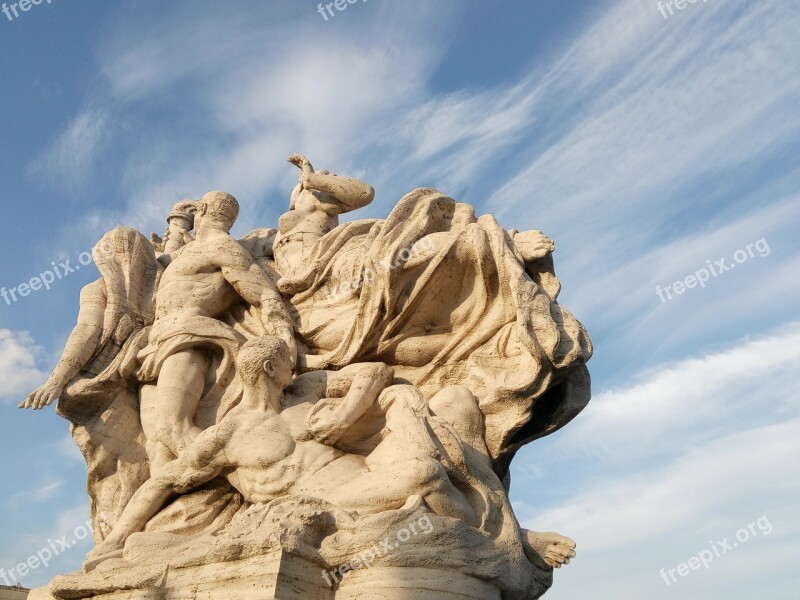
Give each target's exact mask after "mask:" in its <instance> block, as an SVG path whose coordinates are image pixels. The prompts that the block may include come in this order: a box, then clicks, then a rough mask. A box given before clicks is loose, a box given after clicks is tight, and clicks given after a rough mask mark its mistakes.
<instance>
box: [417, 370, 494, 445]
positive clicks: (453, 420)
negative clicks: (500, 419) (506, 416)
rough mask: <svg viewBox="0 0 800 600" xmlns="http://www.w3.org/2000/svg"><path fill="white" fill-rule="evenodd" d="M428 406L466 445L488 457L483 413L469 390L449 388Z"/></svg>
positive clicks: (431, 400)
mask: <svg viewBox="0 0 800 600" xmlns="http://www.w3.org/2000/svg"><path fill="white" fill-rule="evenodd" d="M428 405H429V406H430V409H431V412H433V414H435V415H436V416H437V417H440V418H442V419H444V420H445V421H447V422H448V423H449V424H450V425H452V427H453V429H455V430H456V433H457V434H458V436H459V437H460V438H461V439H462V440H463V441H464V442H465V443H467V444H468V445H470V446H472V448H473V449H475V450H476V451H478V452H480V453H481V454H486V455H487V456H488V454H489V451H488V450H487V448H486V442H485V440H484V437H483V413H482V412H481V410H480V408H479V407H478V400H477V399H476V398H475V396H474V395H473V394H472V392H470V391H469V389H468V388H466V387H464V386H461V385H451V386H448V387H446V388H444V389H443V390H442V391H440V392H439V393H438V394H436V395H435V396H434V397H433V398H431V399H430V402H429V403H428Z"/></svg>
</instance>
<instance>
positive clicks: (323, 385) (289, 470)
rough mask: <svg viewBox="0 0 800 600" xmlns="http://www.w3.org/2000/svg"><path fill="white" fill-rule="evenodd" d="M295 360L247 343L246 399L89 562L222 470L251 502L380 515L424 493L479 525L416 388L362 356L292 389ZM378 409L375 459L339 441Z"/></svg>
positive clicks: (172, 466)
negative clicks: (303, 499)
mask: <svg viewBox="0 0 800 600" xmlns="http://www.w3.org/2000/svg"><path fill="white" fill-rule="evenodd" d="M292 367H293V360H292V357H291V356H290V352H289V348H288V346H287V345H286V344H285V342H283V340H281V339H279V338H276V337H266V338H258V339H255V340H251V341H249V342H247V343H246V344H245V345H244V346H242V348H241V349H240V351H239V355H238V357H237V370H238V373H239V377H240V378H241V379H242V381H243V383H244V385H245V393H244V397H243V399H242V402H241V403H240V404H239V405H238V406H237V407H236V408H234V409H233V410H232V411H231V412H230V413H228V414H227V415H226V416H225V417H224V418H223V419H222V420H221V421H220V423H219V424H217V425H215V426H212V427H210V428H209V429H207V430H205V431H203V432H202V433H201V434H200V435H199V436H198V437H197V438H196V439H195V440H194V441H193V442H192V443H191V444H190V445H189V446H187V447H186V448H185V450H184V451H183V452H181V453H180V455H179V457H178V458H177V460H174V461H172V462H170V463H168V464H166V465H164V466H163V467H162V468H161V469H159V470H158V471H156V472H155V473H154V474H153V475H152V477H151V479H149V480H148V481H147V482H145V484H144V485H143V486H142V487H141V488H140V489H139V490H138V491H137V492H136V494H135V495H134V496H133V498H132V499H131V501H130V502H129V503H128V506H127V507H126V509H125V511H124V512H123V514H122V516H121V518H120V520H119V522H118V523H117V524H116V526H115V527H114V530H113V531H112V533H111V535H110V536H109V537H108V538H107V539H106V540H105V541H104V542H103V543H101V544H100V545H99V546H97V548H95V549H94V550H93V551H92V552H91V553H90V554H89V561H88V562H87V564H86V568H89V569H90V568H92V566H93V565H95V564H97V563H99V562H101V561H102V560H103V558H104V557H110V556H113V555H115V554H118V551H119V550H121V549H122V548H123V547H124V545H125V542H126V540H127V539H128V537H129V536H130V535H132V534H134V533H137V532H139V531H142V530H143V529H144V526H145V525H146V523H147V522H148V521H149V520H150V519H151V518H152V517H153V516H154V515H155V514H156V513H158V511H159V510H161V508H162V507H163V506H164V504H165V503H166V502H167V500H168V499H169V498H170V497H171V496H173V495H174V494H181V493H187V492H189V491H191V490H193V489H195V488H197V487H199V486H201V485H203V484H204V483H206V482H208V481H211V480H212V479H214V478H216V477H220V476H222V477H226V478H227V479H228V481H229V482H230V483H231V485H233V486H234V487H235V488H236V489H237V490H238V491H239V492H240V493H241V494H242V495H243V496H244V498H245V500H247V501H248V502H251V503H265V502H269V501H271V500H274V499H275V498H278V497H281V496H287V495H306V496H312V497H316V498H320V499H322V500H326V501H328V502H330V503H331V504H333V505H335V506H338V507H340V508H342V509H344V510H350V511H354V512H358V513H361V514H374V513H379V512H383V511H386V510H392V509H399V508H401V507H402V506H403V505H404V504H405V503H406V501H407V500H408V498H409V497H410V496H412V495H419V496H422V497H423V499H424V500H425V502H426V503H427V505H428V506H429V507H430V508H431V510H433V511H434V512H435V513H436V514H439V515H443V516H450V517H454V518H458V519H461V520H463V521H465V522H467V523H469V524H470V525H473V526H477V522H476V521H477V517H476V515H475V512H474V511H473V509H472V507H471V506H470V504H469V502H468V501H467V499H466V498H465V497H464V495H463V494H462V493H461V492H460V491H459V490H458V489H456V487H455V486H454V485H453V484H452V483H451V481H450V479H449V478H448V475H447V473H446V471H445V469H444V467H443V466H442V465H441V464H440V463H439V462H438V461H437V460H436V459H435V458H433V456H434V455H435V453H436V448H435V447H434V446H433V444H432V442H431V441H430V437H429V433H428V431H427V430H426V429H425V425H424V423H423V422H422V420H421V419H420V418H418V417H417V415H418V414H419V412H418V411H419V410H424V407H412V406H409V405H408V395H404V394H401V393H392V391H393V390H397V389H399V388H401V387H402V386H393V387H389V386H390V385H391V383H392V380H393V377H394V373H393V370H392V369H391V368H390V367H388V366H386V365H384V364H383V363H361V364H354V365H350V366H348V367H345V368H344V369H342V370H340V371H336V372H327V371H316V372H311V373H307V374H304V375H300V376H299V377H297V379H296V380H295V381H294V384H293V385H292V388H291V390H290V391H291V392H293V393H292V394H284V391H285V390H286V389H287V387H289V385H290V384H292ZM387 388H388V389H387ZM344 392H346V393H344ZM342 396H343V397H342ZM336 397H339V398H341V399H340V400H338V401H337V400H335V399H334V398H336ZM320 400H322V402H320ZM368 410H380V411H382V412H385V419H386V426H385V428H384V430H383V431H381V432H380V435H381V437H382V441H381V442H380V443H379V444H378V446H377V447H376V448H375V450H374V451H373V452H371V453H370V455H369V456H367V457H364V456H361V455H359V454H352V453H347V452H345V451H343V450H340V449H338V448H335V447H334V446H333V445H330V444H333V443H335V441H336V439H337V438H338V437H339V436H340V435H341V434H342V433H344V431H345V430H346V429H347V428H348V427H350V426H351V425H352V424H353V423H355V422H356V420H357V419H358V418H359V417H361V416H362V415H364V414H365V413H366V412H367V411H368ZM320 439H321V440H323V441H324V442H325V443H323V442H322V441H319V440H320Z"/></svg>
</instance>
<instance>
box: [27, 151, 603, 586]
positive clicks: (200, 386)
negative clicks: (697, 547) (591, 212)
mask: <svg viewBox="0 0 800 600" xmlns="http://www.w3.org/2000/svg"><path fill="white" fill-rule="evenodd" d="M290 162H292V163H293V164H295V165H296V166H297V167H298V168H299V169H300V177H299V182H298V185H297V187H296V188H295V190H294V191H293V192H292V196H291V200H290V210H289V211H288V212H287V213H285V214H284V215H283V216H282V217H281V218H280V220H279V223H278V227H277V228H275V229H273V228H260V229H257V230H256V231H253V232H252V233H250V234H248V235H247V236H245V237H244V238H243V239H242V240H238V241H237V240H235V239H234V238H232V237H231V236H230V234H229V231H230V229H231V227H232V225H233V223H234V221H235V220H236V218H237V215H238V212H239V204H238V202H237V201H236V199H235V198H234V197H233V196H231V195H230V194H227V193H225V192H209V193H208V194H206V195H205V196H203V198H201V199H200V200H198V201H190V200H183V201H181V202H179V203H178V204H176V205H175V206H174V208H173V210H172V212H171V213H170V214H169V217H168V227H167V231H166V232H165V235H164V238H163V239H162V238H159V237H158V236H156V235H155V234H153V235H152V236H151V240H149V241H148V240H147V239H146V238H145V237H144V236H143V235H142V234H140V233H139V232H137V231H135V230H133V229H130V228H125V227H120V228H117V229H115V230H113V231H111V232H109V233H108V234H106V235H105V236H104V237H103V239H102V240H101V241H100V244H98V247H97V250H96V252H95V262H96V263H97V266H98V269H99V271H100V273H101V277H100V279H98V280H97V281H96V282H94V283H92V284H90V285H89V286H87V287H86V288H85V289H84V291H83V293H82V295H81V310H80V314H79V317H78V324H77V325H76V327H75V329H74V330H73V332H72V334H71V336H70V338H69V340H68V343H67V346H66V348H65V350H64V353H63V356H62V358H61V360H60V361H59V364H58V365H57V366H56V368H55V370H54V371H53V374H52V375H51V377H50V378H49V379H48V381H47V383H45V385H44V386H42V387H41V388H40V389H38V390H36V391H35V392H33V393H32V394H31V395H30V396H29V397H28V398H26V400H25V401H24V402H23V403H22V405H21V406H22V407H25V408H34V409H40V408H43V407H45V406H47V405H49V404H50V403H52V402H53V401H55V400H57V399H59V404H58V411H59V413H60V414H61V415H62V416H64V417H65V418H66V419H68V420H69V421H70V422H71V424H72V432H73V437H74V438H75V440H76V442H77V443H78V446H79V447H80V449H81V451H82V452H83V455H84V457H85V458H86V461H87V467H88V488H89V495H90V498H91V511H92V518H93V523H94V533H95V541H96V543H97V545H96V547H95V549H94V550H93V551H92V552H91V553H90V555H89V556H88V558H87V561H86V563H85V565H84V569H83V571H82V572H79V573H76V574H73V575H69V576H63V577H59V578H56V579H55V580H54V581H53V582H52V583H51V585H50V587H49V588H48V590H49V591H44V590H37V591H36V592H35V595H34V596H32V597H34V598H64V599H65V598H103V599H111V598H113V599H126V600H127V599H133V598H137V599H138V598H170V599H173V598H176V599H182V598H193V599H195V598H212V597H213V598H237V599H239V598H241V599H247V598H260V599H261V598H272V597H274V598H281V599H283V600H290V599H294V598H304V599H311V600H314V599H319V600H326V599H327V598H337V599H340V598H348V599H360V598H365V599H366V598H385V599H387V600H394V599H399V598H410V597H414V598H416V597H425V598H430V599H433V600H437V599H442V600H445V599H456V598H464V599H466V598H482V599H491V598H506V599H509V598H513V599H515V600H518V599H519V600H534V599H536V598H539V597H540V596H541V595H542V594H544V593H545V592H546V591H547V589H548V588H549V587H550V585H551V584H552V569H553V568H556V567H560V566H562V565H563V564H567V563H568V562H569V561H570V559H571V558H572V557H574V556H575V552H574V549H575V544H574V542H572V541H571V540H569V538H565V537H563V536H560V535H558V534H553V533H549V534H540V533H535V532H531V531H527V530H525V529H522V528H521V527H520V526H519V524H518V522H517V520H516V518H515V517H514V514H513V510H512V508H511V504H510V502H509V500H508V481H509V480H508V469H509V465H510V462H511V460H512V459H513V456H514V454H515V452H516V451H517V450H518V449H519V448H520V447H521V446H522V445H524V444H526V443H529V442H531V441H533V440H535V439H537V438H539V437H542V436H544V435H548V434H549V433H552V432H553V431H555V430H557V429H558V428H560V427H562V426H564V425H565V424H567V423H568V422H569V421H570V420H571V419H573V418H574V417H575V416H576V415H577V414H578V413H579V412H580V411H581V410H582V409H583V408H584V407H585V406H586V403H587V402H588V401H589V395H590V383H589V376H588V371H587V370H586V361H587V360H588V359H589V357H590V356H591V342H590V341H589V338H588V335H587V334H586V332H585V330H584V329H583V327H582V326H581V324H580V323H579V322H578V321H577V320H576V319H575V318H574V317H573V316H572V315H571V314H570V313H569V312H568V311H567V310H566V309H564V308H562V307H561V306H560V305H559V304H558V302H557V297H558V293H559V290H560V284H559V282H558V279H557V278H556V277H555V273H554V270H553V261H552V252H553V251H554V245H553V242H552V241H551V240H550V239H548V238H547V237H546V236H545V235H544V234H542V233H541V232H538V231H527V232H518V231H516V230H505V229H503V228H502V227H501V225H500V224H499V223H498V222H497V221H496V220H495V219H493V218H492V217H490V216H483V217H480V218H476V216H475V214H474V210H473V208H472V207H471V206H469V205H466V204H462V203H459V202H456V201H455V200H453V199H452V198H449V197H447V196H444V195H443V194H441V193H440V192H438V191H436V190H432V189H419V190H414V191H413V192H411V193H410V194H408V195H407V196H405V197H404V198H402V199H401V200H400V201H399V202H398V203H397V205H396V206H395V208H394V209H393V210H392V211H391V213H390V215H389V216H388V217H387V218H386V219H382V220H376V219H362V220H357V221H352V222H349V223H345V224H340V223H339V215H341V214H344V213H347V212H350V211H353V210H356V209H358V208H361V207H363V206H365V205H366V204H368V203H369V202H371V201H372V199H373V196H374V191H373V189H372V188H371V187H370V186H369V185H368V184H366V183H363V182H361V181H359V180H356V179H348V178H344V177H339V176H337V175H335V174H332V173H328V172H327V171H315V170H314V169H313V168H312V166H311V164H310V163H309V162H308V160H307V159H306V158H305V157H303V156H301V155H293V156H292V157H291V158H290Z"/></svg>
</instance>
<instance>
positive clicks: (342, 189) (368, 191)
mask: <svg viewBox="0 0 800 600" xmlns="http://www.w3.org/2000/svg"><path fill="white" fill-rule="evenodd" d="M289 162H290V163H292V164H293V165H295V166H297V167H298V168H299V169H300V170H301V173H300V183H302V184H303V187H304V188H305V189H307V190H314V191H318V192H323V193H325V194H328V195H329V196H331V197H332V198H333V199H334V200H335V201H336V203H337V204H338V205H339V209H340V210H338V211H337V212H339V213H345V212H349V211H351V210H356V209H357V208H362V207H364V206H366V205H367V204H369V203H370V202H372V200H373V199H374V198H375V190H374V189H373V188H372V186H371V185H369V184H368V183H365V182H363V181H361V180H359V179H352V178H348V177H339V176H338V175H335V174H333V173H329V172H327V171H314V168H313V167H312V166H311V163H310V162H309V161H308V159H307V158H306V157H305V156H303V155H302V154H293V155H292V156H291V157H289Z"/></svg>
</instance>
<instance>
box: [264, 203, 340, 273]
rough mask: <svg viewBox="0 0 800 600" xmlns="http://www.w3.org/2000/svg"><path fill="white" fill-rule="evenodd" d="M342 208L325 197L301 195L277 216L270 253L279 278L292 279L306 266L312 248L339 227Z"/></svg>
mask: <svg viewBox="0 0 800 600" xmlns="http://www.w3.org/2000/svg"><path fill="white" fill-rule="evenodd" d="M340 212H342V207H341V206H340V204H339V203H337V202H336V201H335V200H334V199H332V198H331V197H330V196H329V195H328V194H321V193H319V192H317V193H316V194H315V193H312V192H309V191H303V192H301V193H300V195H299V196H298V197H297V200H296V201H295V205H294V209H293V210H290V211H289V212H287V213H284V214H283V215H281V217H280V220H279V223H278V235H277V236H276V238H275V244H274V247H273V248H274V252H275V259H276V261H277V263H278V269H279V270H280V272H281V274H283V275H294V274H295V273H296V271H297V269H299V268H302V266H303V265H304V264H305V263H306V261H307V259H308V257H309V255H310V253H311V250H312V248H313V246H314V244H315V243H316V242H317V240H319V239H320V238H321V237H323V236H324V235H325V234H326V233H328V232H330V231H332V230H333V229H335V228H336V227H337V226H338V225H339V213H340Z"/></svg>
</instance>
